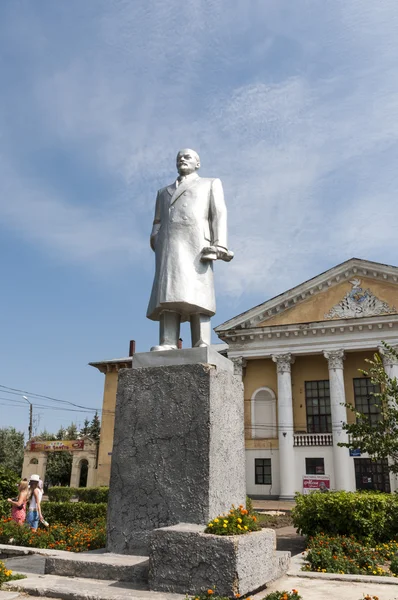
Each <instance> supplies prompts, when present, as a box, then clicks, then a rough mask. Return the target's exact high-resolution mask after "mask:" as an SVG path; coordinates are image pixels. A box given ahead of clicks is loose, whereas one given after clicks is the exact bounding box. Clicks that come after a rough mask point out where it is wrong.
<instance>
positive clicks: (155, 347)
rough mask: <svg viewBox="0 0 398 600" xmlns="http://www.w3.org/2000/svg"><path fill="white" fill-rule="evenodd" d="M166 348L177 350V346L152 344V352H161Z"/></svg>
mask: <svg viewBox="0 0 398 600" xmlns="http://www.w3.org/2000/svg"><path fill="white" fill-rule="evenodd" d="M164 350H177V346H167V345H164V346H152V348H151V352H161V351H164Z"/></svg>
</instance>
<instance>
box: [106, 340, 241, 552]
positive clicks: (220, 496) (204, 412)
mask: <svg viewBox="0 0 398 600" xmlns="http://www.w3.org/2000/svg"><path fill="white" fill-rule="evenodd" d="M171 354H173V355H174V356H170V355H171ZM151 357H152V359H151ZM151 360H152V361H153V362H154V364H156V365H157V366H151ZM162 361H163V364H162ZM173 363H175V364H173ZM243 408H244V402H243V386H242V381H241V380H240V379H239V378H238V377H235V376H234V375H233V366H232V363H231V361H229V360H228V359H226V358H224V357H222V356H220V355H219V354H218V353H217V352H216V351H214V350H212V349H211V348H194V349H191V350H190V349H187V350H179V351H174V352H170V353H169V352H158V353H150V354H149V353H148V354H145V355H144V354H143V355H136V356H135V357H134V360H133V368H132V369H125V370H122V371H120V373H119V383H118V391H117V402H116V415H115V433H114V446H113V452H112V468H111V480H110V494H109V504H108V520H107V523H108V531H107V550H108V551H110V552H116V553H120V554H133V553H137V552H145V551H148V547H149V537H150V533H151V532H152V531H153V530H154V529H158V528H161V527H168V526H172V525H177V524H178V523H191V524H200V525H204V524H206V523H207V522H208V521H209V520H210V519H213V518H214V517H216V516H217V515H219V514H220V513H223V512H226V511H228V510H229V509H230V507H231V505H232V504H235V505H239V504H244V503H245V487H246V486H245V456H244V417H243Z"/></svg>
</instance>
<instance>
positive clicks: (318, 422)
mask: <svg viewBox="0 0 398 600" xmlns="http://www.w3.org/2000/svg"><path fill="white" fill-rule="evenodd" d="M305 404H306V409H307V432H308V433H331V431H332V415H331V411H330V390H329V380H328V379H325V380H324V381H306V382H305Z"/></svg>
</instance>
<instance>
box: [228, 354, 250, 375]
mask: <svg viewBox="0 0 398 600" xmlns="http://www.w3.org/2000/svg"><path fill="white" fill-rule="evenodd" d="M229 360H231V361H232V362H233V364H234V374H235V375H243V369H245V368H246V365H247V360H246V359H245V358H243V356H236V357H234V358H230V359H229Z"/></svg>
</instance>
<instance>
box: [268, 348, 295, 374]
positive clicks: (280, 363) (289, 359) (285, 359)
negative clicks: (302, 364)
mask: <svg viewBox="0 0 398 600" xmlns="http://www.w3.org/2000/svg"><path fill="white" fill-rule="evenodd" d="M272 360H273V361H274V363H276V370H277V372H278V373H290V372H291V367H292V364H293V363H294V356H292V355H291V353H290V352H286V353H285V354H273V355H272Z"/></svg>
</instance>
